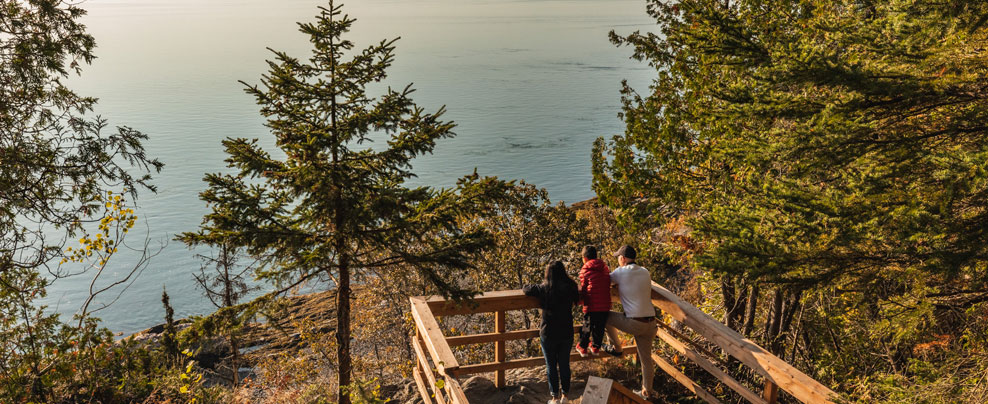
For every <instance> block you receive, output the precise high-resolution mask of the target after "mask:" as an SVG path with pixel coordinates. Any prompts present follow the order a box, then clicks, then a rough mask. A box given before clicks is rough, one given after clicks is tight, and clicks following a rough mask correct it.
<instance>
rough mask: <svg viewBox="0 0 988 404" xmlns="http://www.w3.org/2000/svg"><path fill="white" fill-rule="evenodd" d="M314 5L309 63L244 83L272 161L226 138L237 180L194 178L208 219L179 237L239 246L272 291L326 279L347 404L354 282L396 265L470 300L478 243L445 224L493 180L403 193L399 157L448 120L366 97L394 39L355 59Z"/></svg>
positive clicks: (482, 241) (254, 147)
mask: <svg viewBox="0 0 988 404" xmlns="http://www.w3.org/2000/svg"><path fill="white" fill-rule="evenodd" d="M320 10H321V12H320V14H319V16H318V18H317V20H316V21H315V22H313V23H305V24H299V26H300V31H301V32H303V33H305V34H306V35H308V36H309V38H310V41H311V43H312V45H313V52H312V55H311V56H310V57H309V58H308V60H306V61H303V60H299V59H296V58H294V57H291V56H289V55H288V54H286V53H283V52H277V51H274V54H275V55H276V57H275V60H274V61H270V62H269V66H270V71H269V72H268V73H267V74H265V75H264V76H263V78H262V80H261V85H260V86H250V85H248V88H247V92H248V93H250V94H251V95H253V96H254V97H255V98H256V99H257V102H258V104H259V105H260V106H261V113H262V114H263V115H264V116H265V117H266V118H267V124H266V125H267V127H268V128H270V130H271V133H272V135H274V137H275V139H276V144H277V146H278V148H279V149H280V153H279V154H283V155H284V158H278V157H275V156H272V154H270V153H269V152H267V151H265V150H264V149H263V148H261V147H260V146H259V145H258V143H257V141H256V140H253V141H252V140H247V139H227V140H225V141H224V142H223V144H224V145H225V146H226V152H227V154H228V155H229V157H228V158H227V160H226V161H227V163H228V164H229V166H230V167H232V168H235V169H236V170H237V171H238V172H237V173H236V174H234V175H222V174H208V175H207V176H206V177H205V181H206V182H207V184H208V189H207V190H206V191H204V192H203V193H202V194H201V198H202V199H203V200H204V201H206V202H207V204H208V205H210V206H211V208H212V212H211V213H210V214H208V215H207V216H206V217H205V218H204V222H203V225H202V227H201V228H200V230H199V231H198V232H196V233H186V234H184V235H183V236H182V239H183V240H184V241H186V242H189V243H191V244H195V243H205V244H214V245H219V244H220V243H222V242H227V243H233V244H236V245H243V246H245V247H247V251H248V252H249V253H251V254H252V255H255V256H260V257H263V261H262V262H263V263H264V265H265V266H264V268H263V269H262V270H261V271H259V272H258V274H259V276H260V278H262V279H267V280H270V281H272V282H273V283H274V284H275V285H276V286H277V290H276V291H275V292H280V291H284V290H288V289H290V288H291V287H293V286H295V285H299V284H302V283H303V282H306V281H310V280H315V279H319V278H321V279H328V280H329V285H330V287H331V288H332V289H334V290H335V291H336V299H337V312H336V319H337V327H336V328H337V329H336V342H337V344H338V346H337V360H338V369H339V377H338V381H339V386H340V391H339V393H338V400H339V401H338V402H340V403H348V402H350V399H349V397H348V395H347V394H346V393H345V389H346V387H347V386H348V385H350V384H351V359H350V339H351V327H350V300H351V287H352V286H351V285H352V280H353V279H354V276H355V275H361V274H373V271H375V270H378V269H382V268H388V269H393V268H396V267H401V268H407V270H408V271H417V273H418V274H419V275H420V276H422V277H423V278H425V279H427V280H428V281H430V282H431V283H432V284H433V285H435V287H436V290H437V291H438V292H440V293H443V294H445V295H447V296H452V297H454V298H462V297H467V296H469V295H470V293H469V292H468V291H466V290H464V289H462V285H460V283H459V278H458V277H457V273H458V271H460V270H463V269H466V268H469V267H470V257H471V255H472V254H474V253H476V252H478V251H479V250H480V249H481V248H483V247H484V246H486V245H488V244H489V243H490V236H489V235H488V234H487V233H486V232H485V231H484V230H483V229H478V230H473V231H464V230H462V229H461V228H460V227H459V226H458V224H457V218H459V217H460V215H461V214H469V213H470V212H475V211H476V210H479V209H483V206H484V202H485V201H487V200H490V199H492V198H496V196H497V195H498V194H500V193H502V192H503V191H505V189H504V188H503V187H502V185H505V184H503V183H501V182H499V181H496V180H494V179H480V178H478V177H477V176H476V175H473V176H469V177H466V178H465V179H464V180H461V181H460V182H459V183H458V186H457V188H456V189H453V190H448V189H443V190H435V189H432V188H429V187H408V186H406V185H405V183H406V181H407V180H408V179H410V178H412V177H413V176H414V174H413V173H412V171H411V164H410V163H411V160H412V159H413V158H414V157H416V156H419V155H422V154H424V153H430V152H431V151H432V149H433V147H434V146H435V144H436V141H437V140H439V139H443V138H448V137H450V136H452V135H453V133H452V129H453V127H454V125H453V123H452V122H449V121H444V120H442V119H441V116H442V114H443V109H442V108H441V109H439V110H438V111H436V112H434V113H427V112H426V111H425V110H424V109H423V108H421V107H418V106H416V105H415V104H414V103H413V102H412V100H411V98H410V97H409V95H410V94H411V93H412V90H411V89H410V87H404V88H403V89H401V90H398V91H396V90H392V89H391V88H388V89H387V90H386V91H384V93H383V94H382V95H380V96H379V97H372V96H371V95H368V93H367V87H368V86H369V85H371V84H373V83H378V82H381V81H382V80H384V79H385V77H386V70H387V68H388V67H389V66H390V65H391V63H392V60H393V52H394V46H393V44H394V40H387V41H382V42H380V43H378V44H375V45H373V46H370V47H367V48H365V49H363V50H360V51H353V48H354V45H353V43H351V42H350V41H349V40H346V39H344V34H346V33H347V32H348V31H349V30H350V27H351V25H352V24H353V23H354V20H353V19H351V18H349V17H348V16H346V15H343V14H341V11H340V6H338V5H335V4H334V3H333V2H332V1H330V3H329V7H327V8H320ZM245 84H246V83H245Z"/></svg>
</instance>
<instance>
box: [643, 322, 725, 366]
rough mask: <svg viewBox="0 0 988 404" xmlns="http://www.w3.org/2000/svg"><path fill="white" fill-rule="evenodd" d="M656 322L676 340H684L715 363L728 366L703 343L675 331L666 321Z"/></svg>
mask: <svg viewBox="0 0 988 404" xmlns="http://www.w3.org/2000/svg"><path fill="white" fill-rule="evenodd" d="M656 324H658V326H659V328H662V329H664V330H666V332H668V333H669V334H671V335H672V336H673V337H674V338H676V339H677V340H680V341H683V342H686V343H687V344H690V346H692V347H693V349H694V350H696V351H697V352H699V353H702V354H704V355H706V356H707V359H710V360H713V361H716V362H717V363H719V364H721V365H722V366H724V367H728V366H729V365H728V364H727V361H725V360H723V359H721V357H720V355H717V354H715V353H713V352H711V351H710V350H709V349H707V348H706V347H704V346H703V345H701V344H699V343H697V342H696V341H694V340H693V339H692V338H690V337H687V336H686V335H684V334H683V333H681V332H679V331H677V330H676V329H675V328H672V327H670V326H669V325H668V324H666V323H664V322H662V321H657V322H656Z"/></svg>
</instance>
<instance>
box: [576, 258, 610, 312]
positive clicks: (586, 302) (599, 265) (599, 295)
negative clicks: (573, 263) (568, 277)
mask: <svg viewBox="0 0 988 404" xmlns="http://www.w3.org/2000/svg"><path fill="white" fill-rule="evenodd" d="M580 297H581V298H582V299H583V312H584V313H588V312H592V311H608V310H610V309H611V270H610V269H607V264H606V263H604V261H602V260H599V259H592V260H589V261H587V262H585V263H583V268H580Z"/></svg>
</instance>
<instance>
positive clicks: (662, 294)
mask: <svg viewBox="0 0 988 404" xmlns="http://www.w3.org/2000/svg"><path fill="white" fill-rule="evenodd" d="M615 300H617V296H615ZM411 303H412V316H413V317H414V319H415V325H416V330H417V332H418V333H419V334H420V335H421V336H422V339H421V341H420V340H419V339H418V338H416V341H415V343H414V344H413V345H414V347H415V348H416V355H417V361H418V362H419V363H418V368H420V369H423V371H424V373H425V376H426V379H428V381H429V382H430V383H433V384H434V383H435V382H436V379H435V378H434V377H431V373H430V372H432V368H431V367H429V359H431V360H432V362H433V363H435V369H436V371H437V372H439V373H440V374H441V375H444V376H445V378H446V384H445V387H444V388H443V389H442V390H444V391H445V392H446V394H445V395H442V394H436V399H437V400H438V402H440V403H446V402H447V401H446V399H447V398H448V400H449V401H448V402H449V403H452V404H468V403H467V402H466V396H465V395H463V391H462V388H461V387H460V384H459V382H458V381H456V380H455V377H458V376H462V375H467V374H473V373H482V372H496V376H497V377H496V382H495V383H496V384H497V385H499V386H503V384H504V379H503V378H504V372H505V370H507V369H513V368H520V367H533V366H539V365H541V364H543V363H544V360H543V359H542V358H523V359H513V360H508V359H507V358H506V357H505V350H504V348H505V345H504V344H505V342H506V341H511V340H518V339H526V338H535V337H537V336H538V335H539V330H535V329H529V330H513V331H508V330H506V327H505V325H506V324H505V322H506V318H507V317H506V316H505V312H506V311H510V310H525V309H534V308H538V307H539V304H538V301H537V300H536V299H534V298H532V297H528V296H525V295H524V294H523V293H522V291H521V290H502V291H495V292H487V293H484V294H481V295H479V296H477V297H476V298H475V299H474V300H473V301H472V302H452V301H447V300H444V299H442V298H438V297H414V298H411ZM652 303H653V304H654V305H655V306H656V307H658V308H659V309H661V310H662V311H663V312H665V313H666V314H668V315H669V316H671V317H672V318H674V319H676V320H677V321H679V322H681V323H682V324H685V325H686V326H687V327H689V328H691V329H692V330H693V331H694V332H695V333H696V334H697V335H699V336H701V337H703V338H704V339H706V340H707V341H709V342H711V343H713V344H714V345H716V346H718V347H720V348H721V349H723V350H724V352H726V353H727V354H728V355H730V356H732V357H734V358H735V359H737V360H738V361H739V362H741V363H742V364H744V365H746V366H748V367H750V368H751V369H752V370H754V371H755V372H757V373H758V374H760V375H762V376H763V377H764V378H765V388H764V391H763V394H762V395H761V396H759V395H758V394H756V393H755V392H753V391H751V390H749V389H748V388H747V387H745V386H744V385H743V384H742V383H740V382H739V381H737V380H736V379H734V378H733V377H731V376H730V375H728V374H727V373H726V372H725V371H724V370H723V369H721V368H720V367H719V366H717V365H716V364H715V363H714V362H713V361H717V362H720V363H721V364H722V365H723V361H722V360H721V359H720V358H719V357H718V356H717V355H713V354H712V353H710V352H709V351H707V350H706V349H704V348H702V347H701V346H699V345H697V343H696V342H694V341H692V340H690V339H688V338H685V336H683V335H681V334H680V333H678V332H672V331H671V329H670V330H666V329H663V328H659V330H658V331H657V333H656V337H658V338H659V339H661V340H662V341H664V342H665V343H667V344H668V345H669V346H670V347H671V348H672V349H673V350H675V351H677V352H679V353H680V354H682V355H683V356H684V357H685V358H687V359H689V360H691V361H692V362H694V363H696V364H697V365H699V366H700V367H701V368H703V369H704V370H706V371H707V372H708V373H710V374H711V375H713V376H714V377H715V378H717V379H718V380H720V381H721V382H723V383H724V385H726V386H727V387H729V388H731V389H732V390H734V391H736V392H738V394H740V395H741V396H742V397H744V398H745V399H746V400H748V401H749V402H751V403H754V404H774V403H775V401H776V400H777V396H778V390H779V389H782V390H785V391H787V392H789V394H791V395H792V396H793V397H795V398H796V399H798V400H800V401H802V402H804V403H811V404H832V403H833V401H832V400H833V399H834V398H836V394H835V393H834V392H833V391H832V390H830V389H829V388H827V387H826V386H824V385H822V384H820V383H819V382H817V381H816V380H813V379H812V378H811V377H809V376H807V375H806V374H804V373H802V372H800V371H799V370H798V369H796V368H794V367H793V366H792V365H790V364H788V363H786V362H785V361H783V360H782V359H779V358H778V357H776V356H774V355H772V354H771V353H769V352H768V351H766V350H765V349H764V348H762V347H760V346H758V345H757V344H755V343H754V342H752V341H750V340H748V339H745V338H744V337H742V336H741V335H740V334H738V333H737V332H736V331H734V330H732V329H730V328H729V327H727V326H725V325H724V324H722V323H721V322H719V321H717V320H716V319H714V318H713V317H711V316H710V315H708V314H706V313H704V312H703V311H701V310H700V309H698V308H696V307H695V306H693V305H691V304H689V303H687V302H686V301H684V300H683V299H681V298H679V296H676V295H675V294H673V293H672V292H670V291H669V290H668V289H666V288H664V287H662V286H661V285H659V284H657V283H654V282H653V283H652ZM477 313H495V320H496V321H495V332H492V333H484V334H473V335H458V336H449V337H446V336H444V335H443V333H442V330H441V329H440V328H439V323H438V321H437V320H436V316H449V315H466V314H477ZM663 325H664V324H663ZM578 330H579V327H574V332H577V331H578ZM482 343H494V344H495V361H494V362H490V363H481V364H468V365H460V364H459V363H458V362H457V360H456V358H455V356H454V355H453V352H452V350H451V349H450V346H461V345H469V344H482ZM687 344H690V345H693V346H694V348H690V347H688V346H687ZM635 349H636V348H635V347H633V346H632V347H625V352H626V353H635ZM427 354H428V355H427ZM652 357H653V359H654V360H655V363H656V365H657V366H658V367H659V368H661V369H662V370H663V371H665V372H666V373H668V374H669V375H670V376H672V377H673V379H675V380H676V381H678V382H680V383H681V384H683V385H684V386H685V387H686V388H687V389H689V390H690V391H692V392H693V393H694V394H696V395H697V396H698V397H700V398H701V399H703V400H705V401H707V402H709V403H719V401H718V399H717V398H716V397H715V396H713V395H712V394H710V393H709V392H708V391H707V390H705V389H703V387H701V386H699V385H698V384H697V383H696V382H694V381H692V380H690V379H689V378H688V377H687V376H686V375H684V374H683V373H682V372H680V371H679V369H677V367H676V366H674V365H672V364H670V363H669V362H667V361H665V360H664V359H663V358H661V357H660V356H658V355H655V354H654V353H653V354H652ZM583 359H584V358H581V357H580V356H579V355H577V354H571V360H583ZM416 377H418V378H421V375H419V374H418V373H416ZM423 382H424V380H423ZM418 387H419V388H420V390H421V388H422V386H418ZM433 390H436V389H435V386H433Z"/></svg>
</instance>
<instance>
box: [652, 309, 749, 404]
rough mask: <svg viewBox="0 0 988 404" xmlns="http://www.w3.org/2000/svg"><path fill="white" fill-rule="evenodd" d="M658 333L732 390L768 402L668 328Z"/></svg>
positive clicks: (666, 341)
mask: <svg viewBox="0 0 988 404" xmlns="http://www.w3.org/2000/svg"><path fill="white" fill-rule="evenodd" d="M656 335H657V336H658V337H659V339H661V340H662V341H665V343H666V344H669V346H670V347H672V349H674V350H676V352H679V353H680V354H682V355H683V356H685V357H686V358H687V359H689V360H691V361H693V363H696V364H697V365H700V367H701V368H703V369H704V370H706V371H707V372H708V373H710V374H711V375H713V376H714V377H716V378H717V379H718V380H720V381H721V382H722V383H724V385H726V386H727V387H730V388H731V389H732V390H734V391H736V392H738V394H740V395H741V397H744V398H745V399H746V400H748V401H749V402H752V403H755V404H768V403H766V401H765V400H763V399H762V398H761V397H759V396H758V394H755V392H753V391H751V390H748V388H747V387H745V386H744V385H743V384H741V383H740V382H738V381H737V380H736V379H734V378H733V377H731V376H730V375H728V374H727V373H726V372H724V371H723V370H722V369H721V368H719V367H717V365H715V364H713V362H710V360H708V359H707V358H706V357H704V356H703V355H701V354H700V353H699V352H697V351H694V350H693V349H691V348H690V347H688V346H686V344H684V343H682V342H681V341H679V340H678V339H676V338H675V337H673V336H672V335H671V334H670V333H668V332H667V331H666V330H664V329H662V328H661V327H660V328H659V329H658V331H656Z"/></svg>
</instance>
